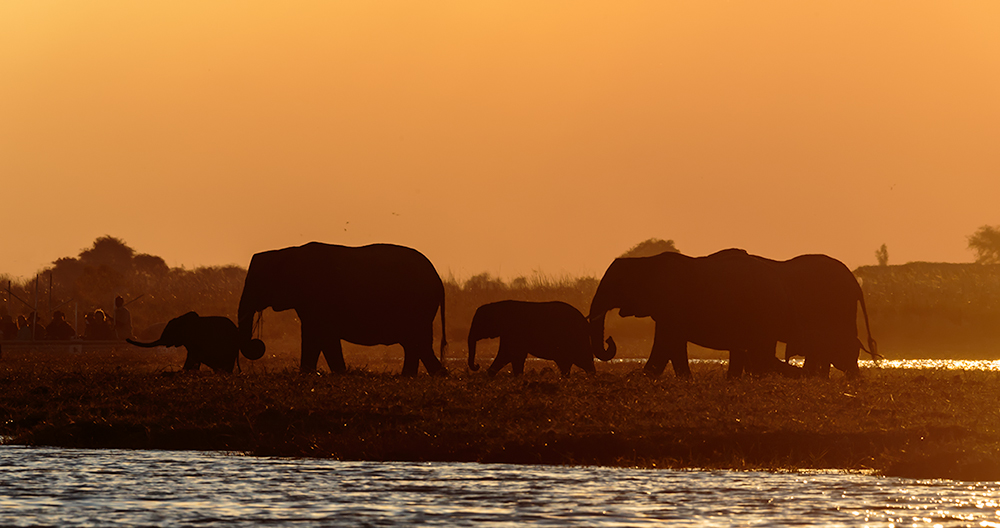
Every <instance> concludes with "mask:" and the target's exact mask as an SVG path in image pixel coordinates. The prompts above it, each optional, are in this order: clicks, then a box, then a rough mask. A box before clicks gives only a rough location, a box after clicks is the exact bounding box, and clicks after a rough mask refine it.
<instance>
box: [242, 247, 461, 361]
mask: <svg viewBox="0 0 1000 528" xmlns="http://www.w3.org/2000/svg"><path fill="white" fill-rule="evenodd" d="M265 308H272V309H273V310H274V311H276V312H280V311H283V310H291V309H294V310H295V313H296V314H298V316H299V320H300V321H301V322H302V359H301V361H300V364H299V368H300V370H301V371H302V372H314V371H315V370H316V366H317V363H318V362H319V356H320V354H321V353H322V354H323V355H325V356H326V363H327V365H329V367H330V370H332V371H334V372H343V371H344V370H346V369H347V365H346V364H345V363H344V352H343V348H342V345H341V342H340V341H341V340H345V341H348V342H351V343H354V344H357V345H366V346H371V345H393V344H397V343H398V344H401V345H402V346H403V375H404V376H415V375H416V374H417V369H418V367H419V364H420V362H423V364H424V367H425V368H426V369H427V372H429V373H431V374H439V373H445V372H446V371H445V370H444V366H442V365H441V361H440V360H438V358H437V357H435V356H434V328H433V324H434V316H435V315H436V314H437V311H438V308H440V309H441V355H442V357H443V356H444V351H445V349H446V347H447V345H448V343H447V341H446V340H445V317H444V284H443V283H442V282H441V277H440V276H438V273H437V271H436V270H435V269H434V265H433V264H431V262H430V261H429V260H427V257H425V256H424V255H423V254H421V253H420V252H419V251H417V250H415V249H411V248H408V247H403V246H396V245H392V244H372V245H369V246H362V247H347V246H337V245H332V244H321V243H319V242H310V243H308V244H306V245H304V246H298V247H289V248H284V249H276V250H273V251H265V252H262V253H257V254H256V255H254V256H253V258H252V259H251V260H250V268H249V269H248V270H247V277H246V281H245V283H244V285H243V294H242V295H241V296H240V306H239V312H238V318H239V346H240V349H241V350H243V351H244V353H247V351H248V350H249V351H251V354H253V355H258V356H259V355H263V353H264V343H263V342H262V341H261V340H259V339H251V338H252V337H253V324H254V323H253V320H254V315H255V314H256V313H257V312H261V311H263V310H264V309H265Z"/></svg>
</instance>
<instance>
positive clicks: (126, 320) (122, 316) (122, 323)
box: [115, 295, 132, 339]
mask: <svg viewBox="0 0 1000 528" xmlns="http://www.w3.org/2000/svg"><path fill="white" fill-rule="evenodd" d="M115 336H116V337H118V339H127V338H130V337H132V314H131V313H129V311H128V308H126V307H125V299H122V296H121V295H119V296H117V297H115Z"/></svg>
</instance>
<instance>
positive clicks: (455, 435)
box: [0, 349, 1000, 480]
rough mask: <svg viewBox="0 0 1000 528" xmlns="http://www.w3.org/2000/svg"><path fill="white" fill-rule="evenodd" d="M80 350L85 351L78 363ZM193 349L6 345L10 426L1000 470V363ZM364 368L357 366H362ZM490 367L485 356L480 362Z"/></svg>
mask: <svg viewBox="0 0 1000 528" xmlns="http://www.w3.org/2000/svg"><path fill="white" fill-rule="evenodd" d="M67 359H70V361H67ZM182 360H183V352H171V353H160V354H149V353H145V354H143V353H140V352H136V351H132V350H127V349H126V350H123V351H117V352H84V353H77V354H73V355H71V356H67V355H65V354H56V353H42V352H31V351H26V352H16V351H15V352H8V351H4V353H3V357H2V359H0V435H3V436H5V437H7V438H6V440H7V442H8V443H15V444H28V445H48V446H62V447H103V448H134V449H197V450H225V451H234V452H245V453H249V454H253V455H277V456H290V457H299V456H307V457H334V458H338V459H344V460H403V461H476V462H510V463H541V464H600V465H608V466H638V467H662V468H728V469H795V468H837V469H853V470H863V469H870V470H876V471H878V472H880V473H882V474H885V475H898V476H908V477H918V478H955V479H963V480H1000V398H998V389H1000V372H980V371H948V370H936V371H927V370H923V371H916V370H909V371H907V370H880V369H869V370H865V371H863V374H864V379H863V380H861V381H858V382H848V381H847V380H845V379H844V378H843V377H842V376H841V375H840V374H839V373H835V374H833V375H832V376H831V379H829V380H815V379H811V380H788V379H781V378H766V379H754V380H741V381H736V382H731V381H727V380H726V379H725V370H724V369H725V367H724V366H723V365H700V366H695V368H694V376H695V379H694V381H681V380H678V379H675V378H674V377H673V374H672V373H671V372H670V371H669V369H668V372H667V373H666V374H665V375H664V376H663V378H662V379H659V380H650V379H647V378H646V377H644V376H643V375H641V374H640V373H639V372H637V369H638V368H640V366H641V363H635V362H631V363H624V362H623V363H617V362H616V363H611V364H606V363H602V364H598V371H599V373H598V375H596V376H586V375H585V374H583V373H582V372H581V371H574V373H573V375H572V377H571V378H569V379H562V378H560V377H559V376H558V373H557V372H553V369H551V368H547V367H548V364H546V363H543V362H538V363H532V364H529V372H527V373H526V374H525V375H524V376H522V377H521V378H512V377H510V376H509V375H507V374H501V375H500V376H498V377H497V378H494V379H488V378H487V377H486V375H485V374H483V373H482V372H479V373H475V374H472V373H468V372H467V371H466V369H465V367H464V365H463V364H462V363H461V362H458V361H456V362H454V363H449V364H448V365H449V368H450V369H451V371H452V373H451V375H450V376H449V377H447V378H436V377H435V378H432V377H429V376H427V375H425V374H421V375H420V376H419V377H417V378H416V379H406V378H400V377H398V376H397V375H395V374H394V373H395V372H398V371H399V369H400V368H401V365H402V362H401V361H400V360H396V359H392V360H391V361H386V362H384V363H376V364H375V365H372V364H368V365H367V366H366V367H364V368H360V369H355V370H352V371H350V372H348V373H347V374H343V375H331V374H328V373H326V374H314V375H301V374H299V373H298V372H296V371H295V370H294V369H293V368H292V367H293V366H294V365H293V364H294V362H293V361H292V360H290V359H289V360H287V361H278V360H275V361H272V362H270V363H268V362H267V358H265V360H262V361H259V362H257V363H255V364H254V365H253V366H252V368H250V369H246V371H245V372H244V373H243V374H238V375H216V374H213V373H212V372H211V371H207V370H202V371H200V372H195V373H183V372H177V369H178V368H179V365H180V364H181V362H182ZM348 361H349V364H350V363H351V358H348ZM481 362H482V361H481Z"/></svg>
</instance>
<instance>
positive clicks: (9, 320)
mask: <svg viewBox="0 0 1000 528" xmlns="http://www.w3.org/2000/svg"><path fill="white" fill-rule="evenodd" d="M0 333H2V334H3V339H4V340H7V341H13V340H15V339H17V323H15V322H14V318H13V317H11V316H10V315H7V314H3V315H2V316H0Z"/></svg>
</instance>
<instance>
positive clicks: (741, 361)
mask: <svg viewBox="0 0 1000 528" xmlns="http://www.w3.org/2000/svg"><path fill="white" fill-rule="evenodd" d="M748 355H749V353H748V352H747V351H746V350H740V349H733V350H730V351H729V370H727V371H726V377H727V378H729V379H740V377H741V376H743V371H744V370H746V368H747V359H748Z"/></svg>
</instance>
